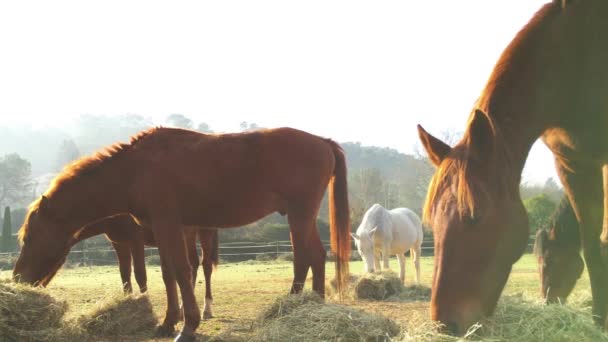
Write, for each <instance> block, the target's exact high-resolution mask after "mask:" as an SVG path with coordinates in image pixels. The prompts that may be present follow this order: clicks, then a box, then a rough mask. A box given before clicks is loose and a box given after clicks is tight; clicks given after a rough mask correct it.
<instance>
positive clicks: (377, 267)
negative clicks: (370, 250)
mask: <svg viewBox="0 0 608 342" xmlns="http://www.w3.org/2000/svg"><path fill="white" fill-rule="evenodd" d="M380 259H382V253H380V252H378V253H375V254H374V271H375V272H380V271H381V270H382V269H381V268H380Z"/></svg>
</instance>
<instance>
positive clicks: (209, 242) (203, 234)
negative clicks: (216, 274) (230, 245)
mask: <svg viewBox="0 0 608 342" xmlns="http://www.w3.org/2000/svg"><path fill="white" fill-rule="evenodd" d="M216 235H217V231H212V230H201V231H200V232H199V241H200V244H201V247H202V249H203V260H202V265H203V274H204V276H205V306H204V307H203V319H209V318H213V310H212V307H213V294H212V293H211V274H212V273H213V263H214V260H213V259H214V258H213V254H214V253H215V254H216V253H217V251H215V250H214V248H216V245H215V243H216V242H215V239H217V236H216Z"/></svg>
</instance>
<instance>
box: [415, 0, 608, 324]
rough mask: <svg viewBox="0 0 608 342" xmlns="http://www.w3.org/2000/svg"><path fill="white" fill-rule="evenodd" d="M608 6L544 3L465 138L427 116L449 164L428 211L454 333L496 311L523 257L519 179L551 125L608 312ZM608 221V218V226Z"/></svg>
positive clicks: (439, 307)
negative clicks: (438, 127)
mask: <svg viewBox="0 0 608 342" xmlns="http://www.w3.org/2000/svg"><path fill="white" fill-rule="evenodd" d="M606 18H608V1H605V0H571V1H553V2H552V3H548V4H546V5H544V6H543V7H542V8H541V9H540V10H539V11H538V12H537V13H536V15H535V16H534V17H533V18H532V20H531V21H530V22H529V23H528V24H527V25H526V26H525V27H524V28H523V29H522V30H521V31H520V32H519V33H518V34H517V36H516V37H515V39H514V40H513V41H512V42H511V43H510V44H509V46H508V47H507V48H506V50H505V51H504V52H503V54H502V55H501V56H500V58H499V60H498V62H497V64H496V66H495V68H494V70H493V71H492V73H491V75H490V78H489V80H488V83H487V84H486V86H485V89H484V90H483V92H482V94H481V96H480V97H479V98H478V100H477V102H476V104H475V107H474V108H476V109H475V110H473V111H472V113H471V115H470V117H469V121H468V124H467V128H466V132H465V134H464V136H463V138H462V140H460V141H459V142H458V144H457V145H456V146H454V147H450V146H448V145H447V144H445V143H443V142H442V141H440V140H438V139H437V138H435V137H433V136H431V135H430V134H428V133H427V132H426V131H425V130H424V129H422V127H420V126H419V134H420V139H421V140H422V143H423V145H424V147H425V149H426V150H427V152H428V154H429V157H430V160H431V161H432V162H433V163H434V164H435V165H436V167H437V172H436V173H435V175H434V176H433V178H432V180H431V183H430V185H429V191H428V195H427V198H426V203H425V209H424V215H423V216H424V220H425V222H426V223H427V224H428V225H430V226H431V227H433V231H434V238H435V269H434V277H433V284H432V285H433V286H432V298H431V309H430V312H431V317H432V319H434V320H437V321H439V322H441V323H443V324H444V325H445V327H446V328H447V330H448V331H451V332H452V333H454V334H463V333H465V332H466V331H467V328H468V327H469V326H470V325H471V324H473V323H475V322H476V321H477V320H479V319H480V318H482V317H483V316H487V315H490V314H491V313H493V311H494V308H495V306H496V303H497V301H498V298H499V297H500V293H501V292H502V289H503V287H504V285H505V283H506V281H507V278H508V277H509V273H510V272H511V267H512V265H513V263H514V262H515V261H516V260H518V259H519V257H520V256H521V255H522V254H523V252H524V250H525V248H526V242H527V239H528V232H529V229H528V218H527V216H526V211H525V209H524V206H523V204H522V201H521V198H520V196H519V184H520V180H521V173H522V170H523V167H524V164H525V161H526V158H527V156H528V152H529V151H530V149H531V147H532V145H533V144H534V142H535V141H536V140H537V139H538V137H541V136H542V139H543V141H544V142H545V144H546V145H547V146H548V147H549V148H550V149H551V151H552V152H553V153H554V155H555V161H556V166H557V170H558V173H559V175H560V179H561V182H562V184H564V186H565V188H566V191H567V194H568V197H569V198H570V201H571V203H572V206H573V208H574V211H575V213H576V216H577V219H578V220H579V222H580V225H581V239H582V245H583V249H584V257H585V261H586V263H587V267H588V270H589V275H590V278H591V288H592V293H593V317H594V319H595V321H596V322H597V323H598V324H601V325H603V324H604V322H605V319H606V313H607V310H608V292H607V291H606V289H608V250H607V249H606V248H607V246H608V217H606V220H603V219H602V217H603V216H602V215H603V214H602V208H603V206H604V203H607V204H606V205H608V197H605V195H604V194H606V195H608V167H607V166H606V165H607V164H606V163H607V162H608V134H606V127H608V63H606V61H608V20H606ZM480 46H483V44H481V45H480ZM605 198H606V201H604V199H605ZM604 213H608V210H606V211H604ZM602 222H607V223H606V225H604V229H603V230H602Z"/></svg>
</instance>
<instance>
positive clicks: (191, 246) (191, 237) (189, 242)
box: [179, 231, 199, 321]
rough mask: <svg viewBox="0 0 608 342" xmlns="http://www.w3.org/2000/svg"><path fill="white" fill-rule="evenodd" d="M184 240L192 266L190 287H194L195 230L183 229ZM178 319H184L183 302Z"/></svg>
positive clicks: (195, 267) (197, 260)
mask: <svg viewBox="0 0 608 342" xmlns="http://www.w3.org/2000/svg"><path fill="white" fill-rule="evenodd" d="M184 242H185V243H186V251H187V252H188V260H189V261H190V266H191V267H192V288H193V289H194V288H195V287H196V277H197V274H198V263H199V258H198V251H197V250H196V231H184ZM179 312H180V314H179V315H180V316H179V320H180V321H181V320H183V319H184V308H183V303H182V304H180V307H179Z"/></svg>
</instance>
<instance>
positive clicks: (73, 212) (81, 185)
mask: <svg viewBox="0 0 608 342" xmlns="http://www.w3.org/2000/svg"><path fill="white" fill-rule="evenodd" d="M108 164H109V165H107V166H105V165H104V166H103V169H100V170H97V172H94V173H91V174H88V175H83V176H80V177H78V178H77V179H73V180H70V181H67V182H65V183H64V184H62V185H61V186H59V187H58V188H57V189H56V190H55V191H54V192H53V193H52V194H50V195H49V202H50V203H51V207H52V210H53V212H55V215H57V216H58V217H62V218H64V220H66V219H67V220H69V221H68V223H67V224H66V229H69V230H70V232H73V233H76V232H77V231H78V230H79V229H81V228H82V227H83V226H85V225H88V224H90V223H92V222H95V221H99V220H101V219H102V218H104V217H108V216H112V215H117V214H121V213H127V212H128V199H127V196H128V193H127V189H128V185H129V180H130V179H131V177H130V175H129V174H128V172H125V171H124V170H129V168H124V167H120V163H119V162H117V161H116V162H113V163H108ZM97 223H99V222H96V224H93V225H92V227H91V230H90V232H89V234H94V235H97V234H101V233H102V231H99V230H102V229H103V228H102V227H101V225H99V224H97ZM98 231H99V233H98ZM94 235H90V236H94Z"/></svg>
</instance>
